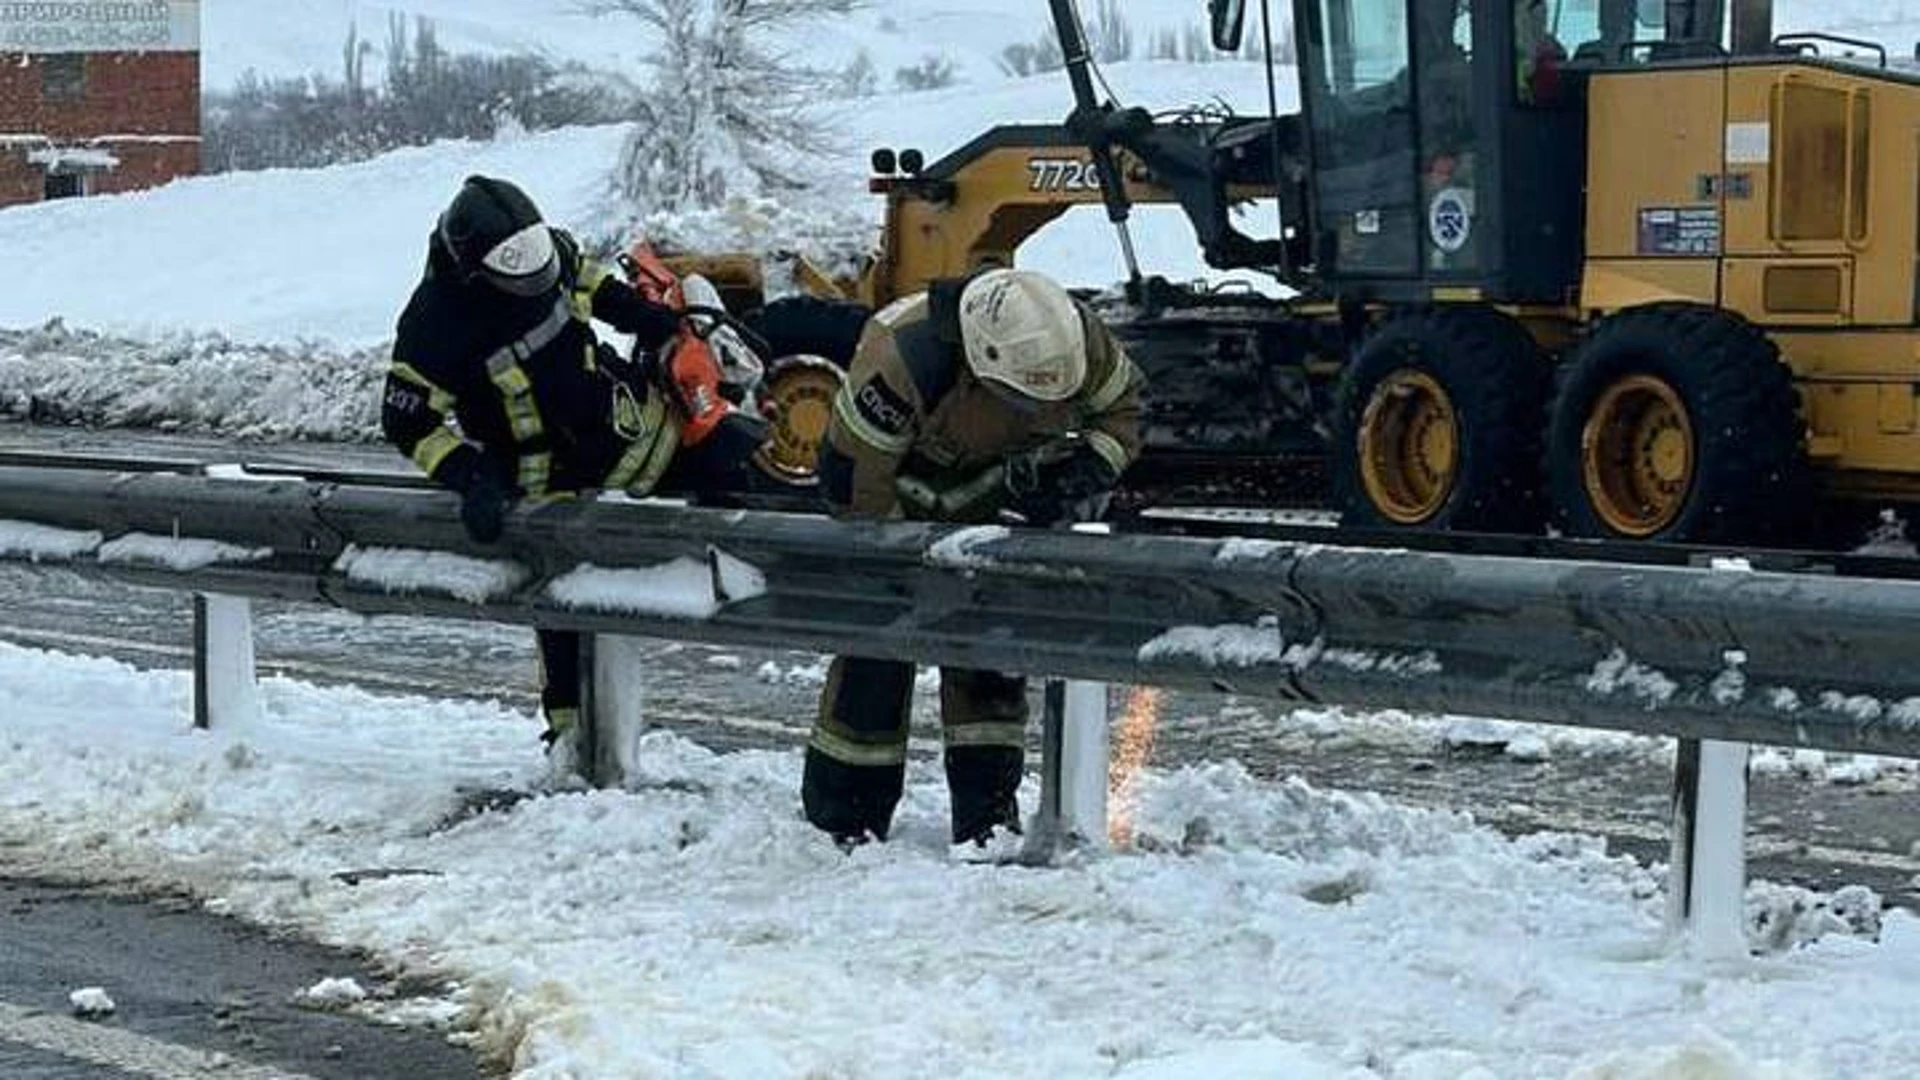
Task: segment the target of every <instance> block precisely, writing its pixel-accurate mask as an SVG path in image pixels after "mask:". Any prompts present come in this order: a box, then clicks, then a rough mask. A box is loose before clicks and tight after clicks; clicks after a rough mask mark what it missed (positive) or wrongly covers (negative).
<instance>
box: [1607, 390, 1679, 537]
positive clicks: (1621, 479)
mask: <svg viewBox="0 0 1920 1080" xmlns="http://www.w3.org/2000/svg"><path fill="white" fill-rule="evenodd" d="M1693 448H1694V438H1693V421H1692V419H1691V418H1690V417H1688V415H1687V406H1686V403H1685V402H1684V401H1682V400H1680V394H1679V391H1677V390H1675V389H1674V388H1673V387H1672V386H1671V385H1669V384H1668V383H1667V382H1666V381H1665V380H1663V379H1660V378H1657V377H1655V376H1652V375H1632V376H1628V377H1627V378H1624V379H1621V380H1620V381H1619V382H1617V383H1614V384H1613V385H1612V386H1609V387H1608V388H1607V389H1606V392H1605V393H1603V394H1601V395H1600V400H1599V401H1598V402H1597V403H1595V405H1594V407H1593V415H1592V416H1591V417H1589V418H1588V420H1587V426H1586V428H1585V430H1584V431H1582V432H1581V435H1580V472H1581V480H1582V482H1583V483H1584V485H1585V487H1586V492H1587V498H1588V499H1589V500H1590V501H1591V502H1592V503H1593V509H1594V513H1596V514H1598V515H1599V516H1600V519H1601V520H1602V521H1604V522H1605V523H1606V525H1607V527H1608V528H1610V529H1612V530H1613V531H1614V532H1617V533H1619V534H1621V535H1622V536H1632V537H1647V536H1652V535H1653V534H1655V533H1657V532H1659V531H1660V530H1661V529H1664V528H1666V527H1667V526H1669V525H1672V524H1673V521H1674V519H1675V518H1677V517H1679V516H1680V509H1681V507H1683V506H1685V505H1686V500H1687V492H1688V491H1689V490H1690V489H1691V488H1692V487H1693V455H1694V449H1693Z"/></svg>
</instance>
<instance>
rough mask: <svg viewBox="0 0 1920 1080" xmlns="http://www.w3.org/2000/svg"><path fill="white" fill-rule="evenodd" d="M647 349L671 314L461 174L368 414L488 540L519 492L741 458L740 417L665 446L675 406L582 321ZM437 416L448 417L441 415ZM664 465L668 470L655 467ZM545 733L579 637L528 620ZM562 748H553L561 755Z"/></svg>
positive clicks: (698, 480)
mask: <svg viewBox="0 0 1920 1080" xmlns="http://www.w3.org/2000/svg"><path fill="white" fill-rule="evenodd" d="M596 318H597V319H600V320H602V321H604V322H606V323H607V324H609V325H611V326H612V327H614V328H615V329H616V330H619V331H621V332H623V333H628V334H632V335H633V336H634V339H635V342H636V343H637V344H638V345H639V346H641V347H642V349H645V350H654V349H658V348H659V347H661V346H662V345H663V344H664V343H666V342H667V341H668V339H670V338H671V337H672V336H673V335H674V333H675V331H676V330H677V329H678V328H679V325H680V316H679V314H678V313H677V312H675V311H673V310H672V309H670V308H667V307H664V306H661V305H658V304H653V303H650V302H648V301H647V300H645V299H643V298H642V297H641V296H640V295H639V294H638V293H637V292H635V291H634V290H633V289H632V288H630V287H629V286H628V285H627V283H626V282H625V281H624V280H622V278H621V277H620V276H619V275H617V274H614V273H612V272H611V270H610V269H609V268H608V267H606V266H604V265H602V264H600V263H599V262H597V261H596V260H593V259H590V258H587V257H586V256H585V255H584V254H583V253H582V252H581V249H580V245H579V244H578V242H577V241H575V240H574V238H573V237H572V236H571V235H569V234H568V233H567V232H566V231H564V230H562V229H558V228H555V227H553V226H550V225H548V224H546V223H545V222H544V221H542V220H541V217H540V211H539V210H538V209H537V208H536V207H535V206H534V203H533V200H532V199H530V198H529V197H528V196H527V194H526V193H525V192H524V191H522V190H521V189H520V188H519V187H517V186H515V185H514V184H512V183H509V182H508V181H505V180H499V179H494V178H491V177H485V176H470V177H468V178H467V179H466V181H465V183H463V184H462V185H461V186H460V191H459V193H458V194H457V195H456V196H455V197H454V199H453V202H452V203H451V204H450V205H449V206H448V207H447V208H446V210H445V211H444V212H443V213H442V214H441V215H440V218H439V220H438V221H437V222H436V223H435V225H434V229H433V233H432V235H431V237H430V238H429V240H428V243H427V267H426V272H425V274H424V276H423V277H422V278H421V281H420V284H419V285H418V286H417V287H416V288H415V289H414V292H413V296H412V299H411V300H410V301H409V302H408V304H407V307H406V310H405V311H404V312H403V313H402V314H401V316H400V323H399V327H398V330H397V334H396V338H395V341H394V346H393V359H392V363H391V365H390V366H389V368H388V370H387V381H386V391H385V399H384V403H383V406H382V409H381V426H382V429H383V431H384V432H385V434H386V437H387V439H388V441H390V442H392V443H393V444H394V445H395V446H396V447H398V448H399V449H400V451H401V452H402V453H404V454H406V455H407V456H408V457H409V458H411V459H412V460H413V461H414V463H415V464H417V465H418V466H419V467H420V468H421V469H422V470H423V471H425V472H426V473H427V474H428V475H429V476H431V477H433V479H434V480H436V481H438V482H439V483H441V484H443V485H445V486H446V487H449V488H452V489H453V490H454V491H457V492H459V493H460V495H461V508H460V518H461V521H462V522H463V523H464V524H465V526H466V529H467V532H468V533H469V534H470V535H471V536H472V537H473V539H474V540H476V541H479V542H481V543H491V542H493V541H494V540H496V539H498V538H499V536H500V534H501V531H502V527H503V525H504V519H505V515H506V513H507V510H508V509H509V507H511V506H512V504H513V503H514V502H515V501H516V500H519V499H522V498H528V499H548V498H554V497H564V496H567V495H575V494H580V493H584V492H590V491H594V490H598V489H615V490H625V491H628V492H632V493H635V494H645V493H647V492H650V491H654V490H656V489H660V488H680V489H696V490H697V489H699V488H700V487H701V485H703V484H708V483H716V482H718V481H717V479H716V478H718V477H722V476H729V475H732V474H733V469H734V468H735V467H736V466H743V465H744V463H745V462H746V460H747V459H748V458H749V457H750V456H751V454H752V452H753V450H754V449H755V448H757V446H758V444H759V442H760V440H761V439H763V438H764V428H763V427H758V426H756V425H755V423H754V422H753V421H752V420H749V419H748V418H746V417H745V416H744V414H742V416H741V417H740V419H741V421H742V422H741V423H738V424H730V425H728V426H727V430H726V431H725V432H724V433H719V432H716V434H715V436H714V437H710V438H708V439H706V440H704V441H703V442H702V443H701V445H700V447H698V448H697V450H696V451H689V452H687V453H678V454H677V453H676V451H677V450H678V448H679V443H680V434H681V433H680V418H679V417H678V416H677V414H676V409H675V405H674V403H673V402H672V400H671V399H670V395H668V394H667V393H665V392H663V390H662V389H661V387H660V386H659V384H658V382H657V380H655V379H653V378H650V377H649V373H648V372H647V371H645V370H642V368H641V365H640V364H638V363H635V362H632V361H630V360H628V359H626V358H623V357H621V356H620V355H619V354H618V353H617V352H616V351H615V350H614V349H612V348H611V347H608V346H605V345H602V344H600V343H599V341H598V340H597V338H596V337H595V335H594V331H593V327H592V323H591V320H593V319H596ZM450 421H451V422H450ZM670 470H671V472H670ZM538 643H539V649H540V660H541V675H542V683H543V685H542V688H541V705H542V710H543V712H544V713H545V715H546V719H547V735H546V738H547V741H548V743H549V745H557V744H561V743H564V744H566V746H567V747H568V748H570V746H571V740H560V739H559V736H560V735H562V734H563V733H565V732H566V731H567V730H568V729H569V728H570V727H571V726H572V725H573V723H574V722H575V721H576V720H577V719H578V714H579V706H580V672H579V663H580V639H579V636H578V635H577V634H572V633H563V632H555V631H545V630H543V631H540V632H539V633H538ZM570 764H571V763H570V762H556V766H557V767H560V768H562V769H564V768H566V767H568V766H570Z"/></svg>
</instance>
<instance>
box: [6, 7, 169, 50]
mask: <svg viewBox="0 0 1920 1080" xmlns="http://www.w3.org/2000/svg"><path fill="white" fill-rule="evenodd" d="M199 48H200V0H0V53H6V52H14V53H21V52H24V53H74V52H195V51H198V50H199Z"/></svg>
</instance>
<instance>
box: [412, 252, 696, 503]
mask: <svg viewBox="0 0 1920 1080" xmlns="http://www.w3.org/2000/svg"><path fill="white" fill-rule="evenodd" d="M553 239H554V247H555V249H556V254H557V256H558V257H559V259H560V262H561V267H560V284H559V287H558V289H557V290H556V291H554V292H551V293H549V294H547V295H546V296H544V297H537V298H522V297H516V296H510V295H507V294H505V293H502V292H500V291H498V290H495V289H492V288H490V287H488V286H487V285H486V284H484V283H479V282H475V283H468V282H465V281H463V280H461V275H460V274H459V271H458V269H457V268H456V266H455V265H454V263H453V260H452V258H451V257H450V256H448V255H447V253H446V252H445V251H444V250H442V248H441V246H440V245H439V244H437V243H432V242H430V243H429V245H428V250H429V252H430V254H429V256H428V261H427V269H426V273H425V275H424V276H423V277H422V278H421V281H420V284H419V285H418V286H417V287H416V288H415V289H414V292H413V296H412V298H411V299H410V300H409V301H408V303H407V307H406V310H405V311H404V312H402V313H401V315H400V322H399V326H398V329H397V332H396V336H395V340H394V345H393V358H392V362H391V363H390V365H389V366H388V369H387V381H386V390H385V396H384V400H383V403H382V407H381V414H380V422H381V429H382V431H383V432H384V434H385V435H386V438H387V441H389V442H391V443H393V444H394V445H395V446H396V447H398V448H399V449H400V451H401V453H403V454H406V455H407V456H408V457H409V458H411V459H412V460H413V462H414V463H415V464H417V465H418V466H420V468H421V470H423V471H424V472H426V473H427V474H428V475H429V476H431V477H433V478H434V479H435V480H436V481H438V482H439V483H441V484H444V485H446V486H447V487H451V488H454V489H455V490H460V491H464V490H465V489H466V487H467V485H468V483H469V482H470V480H471V479H472V477H473V476H474V475H475V474H476V470H479V469H483V468H484V469H495V470H498V471H499V474H500V478H501V479H502V480H504V481H506V482H508V483H510V484H512V485H514V486H515V487H517V488H518V489H519V491H520V492H521V493H522V494H524V495H534V496H538V495H546V494H552V493H562V492H576V491H583V490H587V489H590V488H597V487H622V488H625V487H632V488H635V489H640V488H643V487H650V486H651V485H652V483H653V482H654V481H657V480H658V479H659V476H660V473H662V472H663V471H664V470H665V468H666V465H667V463H668V462H669V461H670V460H671V458H672V455H673V450H674V446H675V445H676V444H677V442H678V439H679V431H678V427H679V425H678V423H677V422H676V421H675V420H674V418H673V416H672V415H671V414H670V413H669V411H668V409H667V406H666V402H665V395H664V394H662V393H660V392H659V390H658V389H657V388H655V387H653V386H651V385H650V381H649V380H648V379H647V378H645V377H644V375H643V374H642V372H641V371H639V370H638V369H637V368H636V366H635V365H633V364H631V363H629V362H627V361H626V360H624V359H622V358H621V357H619V356H618V355H616V354H615V352H614V351H613V350H612V349H610V348H602V347H600V345H599V344H598V342H597V340H596V338H595V336H594V332H593V327H592V324H591V320H592V319H594V318H596V317H597V318H600V319H602V320H604V321H605V322H607V323H608V324H609V325H611V326H613V327H614V328H616V329H618V330H621V331H622V332H625V333H630V334H632V335H634V337H635V339H636V340H637V341H638V343H639V344H640V345H641V346H643V347H645V348H649V349H653V348H658V347H659V346H660V345H662V344H664V343H665V342H666V341H667V339H668V338H670V337H671V336H672V335H673V333H674V331H675V330H676V329H677V327H678V325H679V317H678V316H677V315H676V314H675V313H674V312H673V311H671V310H670V309H668V308H665V307H662V306H660V305H657V304H653V303H650V302H648V301H646V300H644V299H642V298H641V297H640V296H639V295H638V294H636V293H635V292H634V291H633V290H632V289H630V288H628V287H627V286H626V285H625V283H624V281H622V280H621V279H620V278H619V277H618V276H617V275H615V274H613V273H612V272H611V271H610V270H609V269H608V268H607V267H606V266H603V265H602V264H600V263H599V262H597V261H595V260H593V259H589V258H587V257H586V256H585V255H584V254H583V253H582V252H581V250H580V247H579V244H578V243H577V242H576V241H575V240H574V239H573V237H572V236H571V235H569V234H567V233H566V232H565V231H564V230H561V229H554V230H553Z"/></svg>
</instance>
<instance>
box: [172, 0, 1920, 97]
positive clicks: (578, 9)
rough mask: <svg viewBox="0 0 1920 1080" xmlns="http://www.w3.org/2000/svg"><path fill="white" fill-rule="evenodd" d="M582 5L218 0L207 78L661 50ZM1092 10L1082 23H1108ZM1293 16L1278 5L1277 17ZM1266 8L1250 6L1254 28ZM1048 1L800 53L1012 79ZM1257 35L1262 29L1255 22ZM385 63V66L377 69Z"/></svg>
mask: <svg viewBox="0 0 1920 1080" xmlns="http://www.w3.org/2000/svg"><path fill="white" fill-rule="evenodd" d="M585 6H586V5H585V4H584V3H583V2H582V0H297V2H286V0H279V2H273V3H263V2H260V0H207V2H206V3H205V4H204V5H203V8H204V15H203V19H204V22H205V26H204V35H203V36H204V50H205V51H204V57H205V59H204V62H203V66H204V75H205V79H206V82H207V85H208V86H210V87H223V86H229V85H231V84H232V83H233V81H234V80H235V79H237V78H239V76H240V75H241V73H243V72H245V71H247V70H248V69H253V70H255V71H257V72H259V73H260V74H263V75H306V74H310V73H313V72H324V73H326V74H328V75H337V74H338V72H339V70H340V67H341V52H340V50H341V46H342V44H343V43H344V42H345V40H346V36H347V30H348V28H349V27H350V26H353V27H357V28H358V30H359V35H360V37H361V38H362V39H364V40H368V41H370V42H371V43H372V44H373V45H374V47H375V49H376V51H377V50H378V49H379V48H380V46H381V45H383V44H384V42H385V40H386V26H387V20H388V18H389V16H390V15H393V14H396V13H397V14H401V15H404V16H414V15H418V16H424V17H427V18H430V19H432V20H433V21H434V23H435V26H436V27H437V28H438V31H439V36H440V39H441V41H442V43H443V44H446V45H447V46H449V47H451V48H455V49H461V50H481V51H486V50H493V51H519V50H531V51H537V52H541V53H544V54H546V55H549V56H552V57H556V58H564V59H572V60H579V61H581V62H584V63H587V64H590V65H593V66H596V67H602V68H607V69H610V70H627V69H630V68H631V67H632V66H633V65H634V64H635V62H636V60H637V58H638V57H639V56H641V55H642V54H644V53H645V52H646V51H647V49H648V48H650V47H651V41H650V35H649V34H648V33H647V32H646V31H645V29H644V28H642V27H641V26H640V24H639V23H637V22H635V21H634V20H632V19H631V18H626V17H612V16H602V17H594V16H591V15H588V14H585V13H584V8H585ZM1775 6H1776V20H1775V21H1776V23H1777V24H1778V26H1779V27H1780V29H1781V30H1782V31H1786V30H1796V31H1799V30H1827V31H1831V32H1837V33H1853V34H1864V35H1866V36H1869V37H1875V38H1878V39H1880V40H1882V41H1884V42H1885V43H1886V44H1887V46H1888V48H1889V49H1890V50H1891V51H1892V52H1893V53H1895V54H1896V55H1898V54H1910V53H1911V52H1912V51H1913V45H1914V40H1915V38H1916V36H1920V10H1916V9H1915V8H1914V7H1913V6H1912V5H1911V3H1904V2H1894V3H1888V2H1883V0H1830V2H1820V0H1776V5H1775ZM1096 7H1097V4H1096V3H1095V0H1083V2H1082V3H1081V4H1080V9H1081V14H1082V15H1083V16H1085V17H1087V18H1089V19H1091V18H1093V17H1094V15H1095V13H1096ZM1288 7H1289V5H1287V4H1284V3H1283V4H1277V5H1276V6H1275V11H1276V13H1278V12H1284V11H1285V10H1286V9H1287V8H1288ZM1119 9H1120V10H1121V11H1123V12H1124V15H1125V19H1126V21H1127V23H1128V24H1129V26H1131V28H1132V29H1133V31H1134V36H1135V39H1136V41H1135V43H1136V56H1137V57H1144V56H1145V54H1146V50H1147V43H1148V41H1149V40H1150V39H1151V37H1152V36H1153V35H1155V34H1158V33H1164V32H1168V31H1171V32H1174V33H1176V34H1181V33H1185V32H1186V31H1188V30H1189V29H1198V28H1201V27H1203V26H1204V25H1205V22H1206V4H1205V0H1124V2H1123V3H1121V4H1119ZM1258 11H1259V8H1258V5H1250V6H1249V19H1250V20H1251V19H1254V18H1257V16H1258ZM1049 25H1050V24H1049V21H1048V16H1047V5H1046V4H1045V3H1043V2H1041V0H885V2H879V3H872V4H870V5H868V6H867V7H866V8H865V9H864V10H862V11H860V12H858V13H856V14H853V15H850V16H846V17H844V18H840V19H835V20H833V21H832V22H831V23H829V24H825V25H821V26H817V27H815V28H813V29H811V30H809V31H807V32H805V33H804V34H802V35H801V36H800V37H799V39H798V40H796V41H795V42H794V47H795V49H796V50H801V51H804V52H805V54H806V55H807V56H808V57H809V58H810V59H811V60H812V61H813V62H814V63H816V64H818V65H820V66H823V67H839V66H841V65H844V64H846V63H848V62H850V61H851V60H852V59H853V58H854V56H856V55H857V54H858V53H860V52H861V51H863V50H864V51H865V52H866V53H867V54H868V56H869V57H870V58H871V59H872V61H873V63H874V66H875V68H876V69H877V70H878V71H879V72H880V73H881V74H882V76H883V79H889V80H890V79H891V75H892V72H893V71H894V70H895V69H897V68H900V67H906V66H910V65H913V64H916V63H918V62H919V61H920V60H922V59H923V58H924V57H927V56H929V55H932V56H944V57H947V58H948V59H950V60H951V61H952V62H953V64H954V67H955V74H956V76H957V77H958V79H959V80H960V81H961V82H963V83H984V82H996V81H1000V80H1002V79H1004V78H1005V76H1004V75H1003V74H1002V73H1001V71H1000V69H999V66H998V64H997V62H996V61H997V59H998V57H999V56H1000V53H1001V50H1003V49H1004V48H1006V47H1007V46H1008V45H1012V44H1015V43H1017V42H1031V41H1034V40H1035V39H1037V38H1039V37H1040V36H1041V35H1043V34H1045V33H1047V32H1048V28H1049ZM1249 25H1250V26H1255V27H1257V26H1258V23H1257V22H1250V24H1249ZM374 59H375V60H376V62H377V60H378V56H377V55H376V56H375V58H374Z"/></svg>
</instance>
